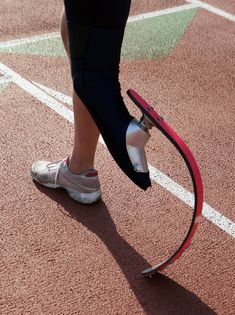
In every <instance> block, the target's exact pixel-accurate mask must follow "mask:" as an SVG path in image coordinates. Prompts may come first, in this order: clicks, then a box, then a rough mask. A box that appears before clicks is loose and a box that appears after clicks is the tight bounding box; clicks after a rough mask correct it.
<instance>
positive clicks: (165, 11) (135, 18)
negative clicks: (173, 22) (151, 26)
mask: <svg viewBox="0 0 235 315" xmlns="http://www.w3.org/2000/svg"><path fill="white" fill-rule="evenodd" d="M198 7H199V5H198V4H194V3H191V4H184V5H179V6H177V7H172V8H167V9H163V10H158V11H153V12H148V13H143V14H139V15H134V16H130V17H129V18H128V21H127V22H128V23H130V22H135V21H139V20H143V19H150V18H153V17H156V16H162V15H166V14H170V13H176V12H182V11H186V10H189V9H194V8H198Z"/></svg>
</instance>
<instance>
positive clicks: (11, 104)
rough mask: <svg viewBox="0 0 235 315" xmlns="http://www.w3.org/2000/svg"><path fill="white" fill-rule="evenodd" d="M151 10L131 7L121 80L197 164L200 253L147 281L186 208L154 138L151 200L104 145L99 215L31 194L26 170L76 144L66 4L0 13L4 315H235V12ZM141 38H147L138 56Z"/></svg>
mask: <svg viewBox="0 0 235 315" xmlns="http://www.w3.org/2000/svg"><path fill="white" fill-rule="evenodd" d="M155 2H156V1H146V4H145V5H140V4H139V1H137V0H136V1H134V0H133V3H132V11H131V17H130V19H129V22H128V30H127V35H126V36H127V37H126V42H125V44H124V46H125V47H124V49H123V61H122V65H121V82H122V87H123V91H125V90H126V89H128V88H129V87H133V88H135V89H136V90H137V91H139V92H140V93H141V94H143V95H144V97H145V98H146V99H148V100H149V101H151V102H152V103H153V104H156V105H155V106H157V109H158V111H159V112H160V113H161V114H162V115H163V116H164V117H165V119H166V120H167V121H168V122H169V123H170V124H171V125H172V126H173V127H174V128H175V129H176V130H177V132H178V133H179V134H180V135H181V136H182V138H183V139H186V140H187V143H188V145H189V147H190V148H191V150H192V151H193V153H194V155H195V157H196V159H197V161H198V164H199V166H200V169H201V173H202V177H203V182H204V190H205V204H204V209H203V213H204V218H203V220H202V224H201V226H200V228H199V230H198V232H197V234H196V236H195V238H194V239H193V243H192V246H191V247H190V249H189V250H188V251H187V252H186V253H185V254H184V256H183V257H182V258H181V259H180V260H179V261H177V262H176V263H175V264H174V265H172V266H171V267H170V268H168V269H167V270H166V271H164V273H163V274H160V275H157V276H156V277H154V278H153V279H151V280H146V279H144V278H142V277H141V274H140V272H141V270H142V269H144V268H145V267H146V266H147V265H148V262H151V263H152V262H155V257H156V252H157V251H158V250H160V249H159V248H158V247H157V244H158V239H159V238H158V237H159V235H161V233H164V230H161V228H162V229H163V225H162V224H161V222H164V218H165V219H166V220H167V222H171V225H172V224H173V223H174V222H181V221H179V214H177V213H176V212H174V211H172V210H171V209H173V210H174V209H175V208H177V207H178V209H186V208H188V206H187V205H186V204H189V205H190V203H191V198H192V196H191V195H190V193H189V192H188V190H190V187H189V183H188V182H187V178H185V176H182V165H181V164H180V162H179V161H178V160H177V158H175V155H174V152H172V151H171V149H170V148H168V147H167V146H165V144H164V141H161V140H163V138H161V137H160V136H159V135H157V134H153V135H152V139H151V144H150V145H149V147H148V148H147V150H148V160H149V162H150V164H151V165H152V166H153V168H151V171H152V181H153V188H152V189H151V190H149V191H148V192H147V193H142V192H140V191H139V190H137V189H136V187H135V186H134V185H132V184H131V183H130V182H129V181H128V180H127V179H126V178H125V177H124V175H122V174H121V173H120V171H119V169H118V168H117V167H116V165H115V164H114V162H113V161H112V159H111V157H110V155H109V154H108V152H107V150H106V149H105V147H104V146H103V145H102V144H99V146H98V151H97V157H96V167H97V168H98V170H99V173H100V177H101V181H102V187H103V199H102V201H101V202H99V203H98V204H96V205H95V206H92V207H86V206H82V205H78V204H76V203H75V202H73V201H72V200H69V198H68V197H67V196H66V194H65V193H64V192H61V191H60V192H55V191H51V190H48V189H44V188H41V187H39V186H38V185H35V184H33V183H32V181H31V179H30V176H29V169H30V165H31V164H32V162H33V161H35V160H37V159H40V158H47V159H55V158H61V157H64V156H66V155H67V154H69V153H70V150H71V145H72V139H73V136H72V131H73V127H72V124H71V122H72V121H73V117H72V112H71V105H70V103H71V99H70V97H69V95H70V91H71V82H70V75H69V68H68V62H67V60H66V59H65V58H64V56H63V51H62V50H61V48H60V47H59V46H58V41H59V40H58V34H57V33H56V32H57V31H58V24H59V15H60V11H61V8H62V1H51V2H50V3H51V4H50V6H49V7H48V8H47V9H45V7H46V6H45V1H43V0H40V1H37V2H36V1H31V2H30V3H31V4H32V6H33V7H34V8H37V9H36V10H35V12H32V11H33V10H32V8H29V7H27V6H26V3H24V5H23V6H22V4H21V2H20V1H7V2H6V1H3V2H2V3H1V4H0V9H1V10H0V12H1V13H0V14H1V19H0V30H1V37H0V38H1V42H0V58H1V59H0V91H1V92H0V131H1V135H2V141H1V142H0V148H1V152H2V163H1V166H0V169H1V175H2V176H1V179H0V185H1V191H2V197H1V200H0V209H1V229H0V240H1V243H0V244H1V247H0V248H1V256H0V271H1V286H0V292H1V296H0V313H1V314H4V315H5V314H151V315H152V314H179V315H180V314H195V315H196V314H225V315H227V314H231V315H232V314H234V312H235V304H234V300H235V299H234V287H235V284H234V269H235V268H234V258H235V257H234V236H235V228H234V225H235V224H234V222H235V217H234V212H233V209H234V155H235V152H234V129H235V128H234V127H235V126H234V121H235V120H234V102H235V95H234V69H233V67H234V51H235V45H234V36H235V26H234V25H235V24H234V22H235V17H234V14H235V5H234V4H232V1H229V0H227V1H221V0H210V1H207V3H206V4H205V2H204V1H203V2H202V1H194V0H191V1H178V0H174V1H173V0H172V1H170V0H169V1H157V4H156V3H155ZM150 20H151V23H152V24H151V23H150ZM138 21H139V22H138ZM135 23H137V24H135ZM138 23H143V24H141V27H140V28H138V27H139V26H138V25H139V24H138ZM148 23H150V24H148ZM166 25H168V26H169V31H168V33H165V32H167V30H168V28H167V27H166ZM171 27H172V28H171ZM136 29H137V30H138V31H139V32H140V31H141V30H142V32H143V34H142V36H143V42H142V45H141V47H142V49H138V48H139V47H140V44H139V42H138V36H135V35H133V34H136ZM155 29H157V30H158V31H157V33H156V34H157V39H158V42H157V44H156V45H154V43H155V41H156V39H155V37H154V34H152V33H151V32H153V30H155ZM176 29H177V31H176ZM144 30H146V32H144ZM45 34H46V35H45ZM172 34H173V35H174V36H173V35H172ZM138 35H139V33H138ZM35 36H36V37H35ZM38 36H40V37H38ZM139 37H140V36H139ZM176 38H177V41H176ZM151 40H152V41H153V45H152V42H151V45H150V44H149V43H150V41H151ZM48 41H49V42H48ZM34 45H35V46H34ZM145 45H147V46H145ZM148 45H150V46H148ZM52 46H53V47H52ZM130 47H131V48H130ZM133 47H134V48H133ZM136 47H137V48H136ZM135 49H136V50H135ZM133 51H134V53H133ZM58 92H59V93H58ZM125 100H126V102H127V105H128V106H129V107H130V110H133V112H134V113H135V114H136V111H135V109H134V108H133V107H132V105H131V103H130V102H129V101H128V100H127V99H126V98H125ZM159 152H160V154H159ZM169 165H172V166H171V167H170V168H169ZM168 173H169V174H168ZM167 175H169V176H170V178H169V177H166V176H167ZM172 180H173V181H172ZM163 183H165V184H164V185H165V186H164V185H163ZM179 185H180V186H179ZM163 186H164V187H163ZM182 187H183V188H184V189H186V191H184V190H183V191H182ZM127 192H128V193H127ZM166 209H167V210H168V212H167V215H166ZM164 215H165V217H164ZM181 223H182V222H181ZM179 227H180V228H182V226H180V223H179V226H178V228H179ZM168 229H170V226H169V227H168ZM172 237H174V235H173V233H172ZM162 250H163V251H164V248H163V249H162Z"/></svg>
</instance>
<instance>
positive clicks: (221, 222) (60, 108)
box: [0, 63, 235, 238]
mask: <svg viewBox="0 0 235 315" xmlns="http://www.w3.org/2000/svg"><path fill="white" fill-rule="evenodd" d="M0 73H2V74H3V75H8V76H10V77H12V81H13V82H14V83H15V84H17V85H18V86H19V87H21V88H22V89H23V90H25V91H26V92H27V93H29V94H31V95H32V96H34V97H36V98H37V99H38V100H39V101H41V102H42V103H44V104H45V105H47V106H48V107H49V108H51V109H52V110H54V111H55V112H56V113H58V114H59V115H61V116H62V117H64V118H65V119H67V120H68V121H70V122H72V123H73V113H72V111H71V110H70V109H68V108H67V107H66V106H64V105H62V104H61V103H59V102H58V101H56V100H54V99H53V98H52V97H51V96H49V95H48V94H47V93H46V92H44V91H42V90H40V89H39V88H37V87H36V86H35V85H33V84H32V83H30V82H29V81H27V80H26V79H24V78H23V77H22V76H20V75H19V74H17V73H16V72H14V71H13V70H11V69H10V68H8V67H7V66H5V65H3V64H2V63H0ZM100 142H101V143H104V142H103V140H102V139H100ZM149 170H150V176H151V179H152V180H153V181H154V182H156V183H158V184H159V185H161V186H162V187H163V188H165V189H166V190H168V191H169V192H171V193H172V194H173V195H175V196H176V197H177V198H179V199H180V200H182V201H183V202H185V203H186V204H187V205H189V206H190V207H193V204H194V195H193V194H192V193H190V192H189V191H187V190H186V189H185V188H184V187H182V186H181V185H179V184H178V183H176V182H175V181H173V180H172V179H171V178H169V177H168V176H167V175H165V174H163V173H162V172H160V171H158V170H157V169H156V168H155V167H153V166H152V165H150V164H149ZM203 216H204V217H206V218H207V219H208V220H209V221H210V222H212V223H213V224H215V225H216V226H217V227H219V228H220V229H221V230H223V231H224V232H226V233H227V234H229V235H231V236H232V237H234V238H235V223H234V222H233V221H231V220H230V219H228V218H227V217H225V216H224V215H222V214H221V213H220V212H219V211H217V210H215V209H214V208H212V207H211V206H209V205H208V204H206V203H205V202H204V204H203Z"/></svg>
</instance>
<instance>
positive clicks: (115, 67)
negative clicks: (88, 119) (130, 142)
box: [64, 0, 150, 189]
mask: <svg viewBox="0 0 235 315" xmlns="http://www.w3.org/2000/svg"><path fill="white" fill-rule="evenodd" d="M130 2H131V1H130V0H64V4H65V12H66V17H67V25H68V33H69V45H70V58H71V72H72V78H73V84H74V89H75V91H76V93H77V95H78V96H79V97H80V98H81V100H82V101H83V102H84V104H85V106H86V107H87V109H88V111H89V112H90V114H91V115H92V117H93V119H94V120H95V122H96V124H97V127H98V129H99V131H100V132H101V134H102V136H103V138H104V141H105V143H106V145H107V147H108V149H109V151H110V153H111V154H112V156H113V158H114V159H115V161H116V162H117V164H118V165H119V166H120V168H121V169H122V170H123V171H124V172H125V173H126V175H127V176H129V178H130V179H131V180H132V181H133V182H135V184H137V185H138V186H139V187H141V188H142V189H147V187H148V186H150V180H149V174H148V173H137V172H136V171H134V169H133V166H132V164H131V162H130V159H129V156H128V154H127V150H126V130H127V128H128V125H129V124H130V121H131V120H132V119H133V117H132V116H131V115H130V114H129V112H128V111H127V109H126V106H125V104H124V102H123V99H122V97H121V92H120V84H119V79H118V76H119V63H120V52H121V45H122V41H123V35H124V30H125V25H126V21H127V18H128V14H129V9H130ZM87 132H89V130H87Z"/></svg>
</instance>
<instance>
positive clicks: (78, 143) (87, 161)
mask: <svg viewBox="0 0 235 315" xmlns="http://www.w3.org/2000/svg"><path fill="white" fill-rule="evenodd" d="M61 37H62V40H63V43H64V47H65V50H66V52H67V55H68V56H69V55H70V53H69V40H68V29H67V23H66V18H65V12H64V11H63V12H62V17H61ZM73 111H74V144H73V150H72V154H71V156H70V159H69V169H70V170H71V171H72V172H74V173H78V174H79V173H83V172H85V171H87V170H88V169H92V168H94V157H95V150H96V146H97V142H98V138H99V131H98V129H97V127H96V124H95V123H94V120H93V119H92V117H91V116H90V114H89V112H88V110H87V109H86V107H85V105H84V104H83V103H82V101H81V99H80V98H79V97H78V96H77V94H76V92H75V91H73Z"/></svg>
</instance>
